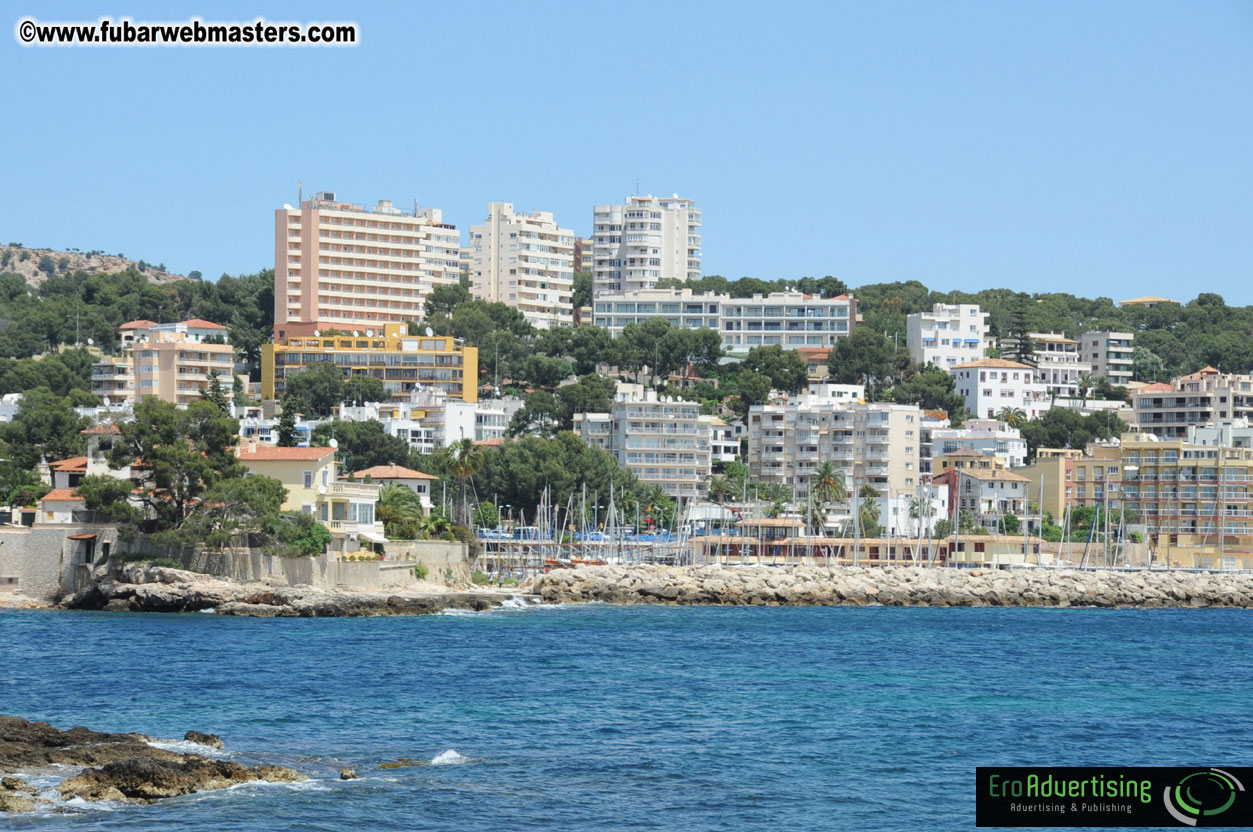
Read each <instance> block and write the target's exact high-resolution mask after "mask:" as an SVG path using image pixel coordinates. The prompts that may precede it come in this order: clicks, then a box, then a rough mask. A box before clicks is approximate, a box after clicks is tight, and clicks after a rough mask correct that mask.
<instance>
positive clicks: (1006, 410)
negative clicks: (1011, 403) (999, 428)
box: [996, 407, 1027, 428]
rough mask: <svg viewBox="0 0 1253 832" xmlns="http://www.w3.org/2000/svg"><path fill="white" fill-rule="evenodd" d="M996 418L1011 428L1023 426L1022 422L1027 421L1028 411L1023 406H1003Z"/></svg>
mask: <svg viewBox="0 0 1253 832" xmlns="http://www.w3.org/2000/svg"><path fill="white" fill-rule="evenodd" d="M996 418H997V419H998V420H999V421H1002V422H1004V423H1005V424H1007V425H1009V426H1010V427H1011V428H1017V427H1022V424H1023V423H1024V422H1026V421H1027V412H1026V411H1025V410H1023V409H1022V408H1021V407H1002V408H1001V409H1000V411H998V412H997V414H996Z"/></svg>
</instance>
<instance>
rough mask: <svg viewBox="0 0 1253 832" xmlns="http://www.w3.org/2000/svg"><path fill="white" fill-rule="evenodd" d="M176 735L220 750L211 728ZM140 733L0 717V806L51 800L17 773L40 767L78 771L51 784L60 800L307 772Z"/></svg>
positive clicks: (130, 799) (148, 794)
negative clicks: (184, 747) (185, 747)
mask: <svg viewBox="0 0 1253 832" xmlns="http://www.w3.org/2000/svg"><path fill="white" fill-rule="evenodd" d="M183 739H184V740H186V741H188V742H192V743H196V744H198V745H202V746H205V747H206V748H208V749H221V748H222V747H223V745H222V741H221V740H220V739H219V738H218V737H217V736H215V735H213V734H203V733H200V732H198V731H188V732H187V733H186V734H185V735H184V736H183ZM152 742H153V738H152V737H149V736H147V735H145V734H111V733H103V732H100V731H92V730H89V729H87V728H83V727H81V726H76V727H74V728H70V729H69V730H66V731H62V730H59V729H57V728H54V727H53V726H52V725H49V724H48V723H46V722H30V721H28V720H25V719H22V718H20V717H15V716H0V775H4V776H0V812H32V811H34V810H36V809H38V808H40V807H41V806H48V805H52V804H53V801H52V800H51V799H50V796H48V795H43V796H41V794H40V790H39V789H38V788H36V787H35V786H34V785H32V784H31V783H29V782H28V781H27V780H26V779H25V778H24V777H21V776H15V773H18V772H30V771H36V772H38V771H47V770H48V769H50V768H52V767H54V766H81V767H82V770H81V771H79V772H78V773H76V774H73V775H71V776H69V777H66V778H65V779H63V780H62V781H61V782H60V783H59V784H58V785H57V786H55V787H54V788H55V790H56V792H58V793H59V795H60V799H61V800H70V799H73V798H80V799H82V800H86V801H91V802H96V801H101V800H111V801H116V802H120V803H153V802H155V801H157V800H161V799H163V798H169V797H177V796H178V795H184V794H191V793H193V792H201V791H212V790H215V789H225V788H229V787H231V786H235V785H238V784H240V783H253V782H257V781H265V782H271V783H294V782H298V781H301V780H306V779H308V778H307V777H306V776H305V775H303V774H301V773H300V772H298V771H296V770H295V769H290V768H287V767H286V766H268V765H263V766H252V767H249V766H245V765H241V764H239V763H235V762H230V761H228V760H218V759H211V758H209V757H206V756H203V755H201V754H193V753H182V752H178V751H171V750H168V749H165V748H160V747H158V746H155V745H152V744H151V743H152Z"/></svg>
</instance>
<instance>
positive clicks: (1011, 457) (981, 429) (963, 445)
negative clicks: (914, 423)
mask: <svg viewBox="0 0 1253 832" xmlns="http://www.w3.org/2000/svg"><path fill="white" fill-rule="evenodd" d="M931 442H932V453H933V454H934V455H935V456H937V457H939V456H948V455H949V454H954V453H957V452H958V451H962V450H970V451H974V452H975V453H978V454H982V455H983V456H994V457H996V458H998V459H1001V460H1003V461H1004V462H1005V465H1006V467H1010V468H1017V467H1019V466H1022V465H1026V464H1027V440H1025V439H1023V438H1022V432H1021V431H1019V430H1018V428H1011V427H1010V426H1009V425H1007V424H1005V423H1004V422H1000V421H997V420H996V419H969V420H967V421H966V423H965V424H964V425H962V426H961V427H960V428H953V427H949V428H938V429H935V430H932V431H931Z"/></svg>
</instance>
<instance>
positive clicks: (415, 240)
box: [274, 192, 461, 329]
mask: <svg viewBox="0 0 1253 832" xmlns="http://www.w3.org/2000/svg"><path fill="white" fill-rule="evenodd" d="M460 250H461V235H460V233H459V232H458V231H457V229H456V227H455V226H452V225H446V224H445V223H444V222H443V218H442V214H441V212H440V211H439V209H437V208H424V209H422V210H417V209H416V208H415V210H414V212H413V213H405V212H404V211H401V210H400V209H399V208H395V207H393V206H392V204H391V202H389V201H387V200H380V201H379V203H378V204H377V205H376V206H375V207H374V208H371V209H366V208H363V207H362V206H360V205H353V204H351V203H347V202H340V201H338V200H337V199H336V198H335V194H333V193H329V192H322V193H319V194H318V195H317V196H315V197H314V198H313V199H310V200H306V201H304V202H303V203H301V206H300V208H298V209H297V208H292V207H290V206H284V207H283V208H280V209H279V210H278V211H276V212H275V214H274V325H275V327H276V328H277V327H280V326H282V325H283V324H285V323H288V322H291V321H308V322H314V323H316V324H317V325H319V326H321V327H323V328H329V327H333V326H338V327H341V328H342V327H349V328H351V327H358V328H362V329H364V328H365V327H368V326H373V327H379V326H381V325H382V324H383V323H387V322H403V321H412V320H417V319H419V318H421V317H422V316H423V314H424V309H423V303H424V300H425V298H426V296H427V294H428V293H430V291H431V290H432V289H434V288H436V287H437V286H448V285H452V284H455V283H457V282H458V279H459V278H460V273H461V264H460V256H461V251H460Z"/></svg>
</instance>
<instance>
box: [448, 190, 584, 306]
mask: <svg viewBox="0 0 1253 832" xmlns="http://www.w3.org/2000/svg"><path fill="white" fill-rule="evenodd" d="M470 248H471V249H472V250H473V252H474V259H473V265H472V267H471V270H470V292H471V294H473V295H474V296H475V297H476V298H481V299H483V300H486V301H493V302H500V303H503V304H505V305H507V306H510V307H513V308H514V309H517V310H518V311H519V312H521V313H522V315H523V317H525V318H526V319H527V321H529V322H530V323H531V324H532V325H533V326H537V327H539V328H541V329H551V328H553V327H559V326H573V325H574V307H573V306H572V305H571V302H570V300H571V295H572V293H573V292H574V232H573V231H571V230H570V229H568V228H561V227H559V226H558V225H557V223H556V221H555V220H554V219H553V215H552V214H550V213H548V212H546V211H537V212H534V213H530V214H520V213H517V212H516V211H514V210H513V205H512V204H511V203H508V202H492V203H490V204H488V206H487V220H486V221H485V222H484V223H483V224H482V225H475V226H471V227H470Z"/></svg>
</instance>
